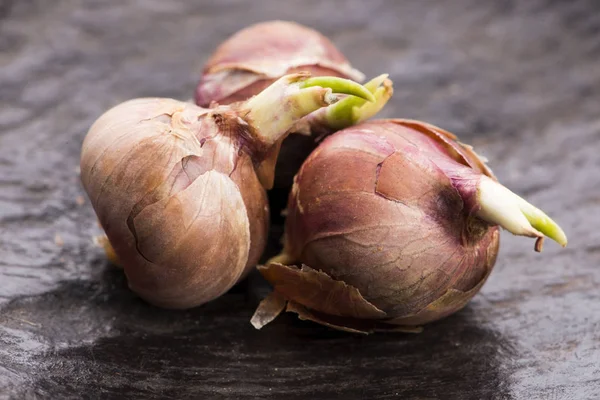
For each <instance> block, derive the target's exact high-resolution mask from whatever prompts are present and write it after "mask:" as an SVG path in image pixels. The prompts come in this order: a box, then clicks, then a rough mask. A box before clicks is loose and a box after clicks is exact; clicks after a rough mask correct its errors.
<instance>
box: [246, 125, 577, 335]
mask: <svg viewBox="0 0 600 400" xmlns="http://www.w3.org/2000/svg"><path fill="white" fill-rule="evenodd" d="M490 191H491V192H493V195H494V196H495V198H497V199H500V203H497V202H496V201H495V200H493V201H492V202H490V201H489V199H488V198H489V197H490V196H488V195H489V194H490ZM499 193H501V194H499ZM494 196H492V197H494ZM499 204H500V205H499ZM513 205H515V207H513ZM532 210H535V211H532ZM524 215H525V216H526V218H525V217H524ZM523 218H525V221H524V222H523ZM500 226H502V227H504V228H507V229H509V230H510V231H511V232H512V233H515V234H518V235H524V236H530V237H534V238H537V241H536V250H541V240H542V238H543V236H544V234H546V235H548V236H550V237H552V238H553V239H555V240H556V241H558V242H559V243H560V244H562V245H566V236H565V235H564V233H563V232H562V230H560V228H559V227H558V225H556V224H554V222H553V221H552V220H550V219H549V218H548V217H547V216H546V215H545V214H543V213H542V212H541V211H540V210H538V209H536V208H535V207H533V206H531V205H530V204H529V203H526V202H525V201H524V200H523V199H521V198H519V197H518V196H516V195H515V194H514V193H512V192H510V191H508V189H506V188H504V186H502V185H501V184H499V183H498V182H497V179H496V178H495V177H494V175H493V174H492V172H491V170H490V169H489V168H488V167H487V166H486V165H485V164H484V162H483V161H482V160H481V159H480V158H479V157H478V156H477V154H476V153H475V152H474V151H473V150H472V148H471V147H470V146H467V145H463V144H461V143H459V142H458V141H457V140H456V137H455V136H454V135H452V134H451V133H449V132H446V131H444V130H442V129H440V128H438V127H435V126H433V125H430V124H427V123H424V122H420V121H412V120H401V119H396V120H377V121H370V122H365V123H362V124H360V125H356V126H354V127H350V128H347V129H344V130H342V131H340V132H337V133H335V134H334V135H332V136H330V137H328V138H327V139H325V140H324V141H323V143H321V144H320V146H319V147H318V148H317V149H316V150H315V151H314V152H313V153H312V154H311V155H310V157H309V158H308V159H307V160H306V161H305V162H304V164H303V166H302V168H301V169H300V171H299V172H298V174H297V176H296V178H295V183H294V187H293V189H292V192H291V194H290V197H289V202H288V215H287V219H286V227H285V245H284V251H283V253H282V254H281V255H279V256H277V257H275V258H274V259H272V260H271V261H270V262H269V263H268V264H267V265H266V266H261V267H259V270H260V271H261V273H262V274H263V276H264V277H265V278H266V279H267V280H268V281H269V282H270V283H271V284H272V285H273V287H274V292H273V294H272V295H271V296H269V297H267V299H265V300H264V304H261V306H259V309H258V310H257V313H256V314H255V317H254V318H253V321H252V323H253V324H254V325H255V327H257V328H260V327H261V326H263V325H265V324H266V323H268V322H269V321H270V320H272V319H273V318H274V317H275V316H276V314H277V313H278V312H280V311H282V310H283V309H284V308H285V302H287V310H288V311H293V312H296V313H298V314H299V315H300V317H301V318H302V319H309V320H313V321H316V322H319V323H322V324H325V325H328V326H331V327H334V328H338V329H343V330H349V331H352V332H373V331H377V330H389V329H391V327H393V326H400V327H403V326H404V327H406V326H418V325H421V324H425V323H429V322H432V321H435V320H438V319H440V318H443V317H446V316H448V315H450V314H452V313H454V312H456V311H458V310H460V309H461V308H463V307H464V306H465V305H466V304H467V302H468V301H469V300H470V299H471V298H472V297H473V296H474V295H475V294H476V293H477V292H478V291H479V290H480V289H481V287H482V285H483V284H484V283H485V281H486V279H487V278H488V276H489V275H490V273H491V271H492V268H493V266H494V264H495V261H496V257H497V254H498V248H499V227H500ZM300 267H301V268H300ZM267 306H269V307H270V309H274V310H276V312H274V313H270V314H269V315H267V313H265V310H266V309H267V308H266V307H267ZM261 308H262V310H261ZM261 312H262V314H261Z"/></svg>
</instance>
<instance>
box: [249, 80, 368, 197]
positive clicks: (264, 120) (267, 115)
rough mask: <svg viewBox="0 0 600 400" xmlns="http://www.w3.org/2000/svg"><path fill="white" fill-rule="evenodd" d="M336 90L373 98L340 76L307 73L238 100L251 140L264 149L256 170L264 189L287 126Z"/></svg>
mask: <svg viewBox="0 0 600 400" xmlns="http://www.w3.org/2000/svg"><path fill="white" fill-rule="evenodd" d="M336 93H341V94H347V95H351V96H357V97H359V98H362V99H365V101H369V102H373V101H375V97H374V96H373V94H372V93H371V92H370V91H369V90H368V89H367V88H365V87H364V86H362V85H360V84H358V83H356V82H354V81H351V80H348V79H342V78H335V77H315V78H310V74H308V73H298V74H290V75H285V76H283V77H282V78H280V79H278V80H277V81H275V82H274V83H273V84H271V85H270V86H269V87H267V88H266V89H265V90H263V91H262V92H260V93H259V94H257V95H256V96H254V97H252V98H250V99H249V100H247V101H245V102H244V103H241V105H240V106H239V110H238V115H239V116H240V117H241V118H242V119H243V120H244V121H245V122H246V123H247V124H248V125H249V126H250V127H251V129H250V132H251V135H252V140H253V141H255V142H256V144H257V145H258V146H257V147H261V148H263V149H266V150H265V152H264V157H263V159H262V160H260V162H259V163H258V167H257V174H258V177H259V179H260V181H261V183H262V184H263V186H264V187H265V188H267V189H270V188H271V187H272V186H273V179H274V170H275V162H276V161H277V156H278V155H279V148H280V147H281V142H282V141H283V139H285V137H286V136H287V135H288V133H289V132H290V129H291V128H292V127H293V126H294V125H295V124H296V123H297V122H298V121H299V120H300V119H302V118H304V117H305V116H307V115H308V114H310V113H312V112H314V111H316V110H318V109H320V108H323V107H326V106H328V105H330V104H333V103H335V102H337V101H338V97H337V96H336Z"/></svg>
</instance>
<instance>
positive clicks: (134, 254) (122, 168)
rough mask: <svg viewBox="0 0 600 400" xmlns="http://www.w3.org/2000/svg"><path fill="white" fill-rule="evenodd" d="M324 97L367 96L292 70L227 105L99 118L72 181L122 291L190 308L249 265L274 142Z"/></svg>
mask: <svg viewBox="0 0 600 400" xmlns="http://www.w3.org/2000/svg"><path fill="white" fill-rule="evenodd" d="M332 87H335V89H333V90H332ZM335 93H344V94H348V95H352V94H357V95H359V96H365V97H366V98H367V99H371V100H372V95H371V93H370V92H369V91H368V90H367V89H366V88H364V87H362V86H361V85H359V84H357V83H354V82H351V81H347V80H340V79H337V78H331V79H329V78H326V79H320V80H319V81H318V82H317V81H314V80H312V79H311V78H310V76H309V75H308V74H292V75H286V76H284V77H282V78H281V79H279V80H278V81H276V82H275V83H273V84H272V85H271V86H269V87H268V88H267V89H265V90H264V91H263V92H261V93H259V94H258V95H257V96H254V97H252V98H251V99H249V100H248V101H246V102H243V103H237V104H236V105H235V106H231V107H230V106H222V107H216V108H213V109H205V108H201V107H198V106H197V105H195V104H192V103H187V102H182V101H178V100H175V99H168V98H140V99H134V100H129V101H126V102H124V103H121V104H119V105H117V106H115V107H113V108H112V109H110V110H108V111H106V112H105V113H104V114H103V115H102V116H100V118H98V120H96V121H95V122H94V124H93V125H92V126H91V128H90V130H89V131H88V133H87V135H86V137H85V139H84V142H83V145H82V151H81V160H80V167H81V180H82V184H83V186H84V189H85V191H86V193H87V194H88V197H89V198H90V201H91V204H92V206H93V208H94V211H95V213H96V215H97V217H98V220H99V222H100V225H101V226H102V228H103V229H104V231H105V233H106V237H107V241H106V242H105V243H103V245H104V247H105V248H106V249H107V250H108V251H107V255H109V256H110V255H111V254H113V256H114V257H115V258H116V259H117V260H118V263H119V264H120V265H121V266H122V267H123V269H124V271H125V274H126V276H127V280H128V284H129V287H130V288H131V289H132V290H133V291H134V292H135V293H137V294H138V295H139V296H140V297H142V298H143V299H145V300H146V301H148V302H150V303H152V304H154V305H157V306H160V307H164V308H190V307H195V306H198V305H201V304H203V303H206V302H208V301H210V300H213V299H215V298H216V297H218V296H220V295H222V294H223V293H225V292H226V291H227V290H229V289H230V288H231V287H232V286H233V285H234V284H235V283H237V282H238V281H239V280H240V279H241V278H243V277H244V276H245V274H247V272H249V271H250V270H251V269H252V268H254V266H255V265H256V264H257V262H258V260H259V258H260V256H261V254H262V252H263V250H264V247H265V243H266V237H267V230H268V225H269V209H268V204H267V199H266V192H265V187H268V186H270V185H271V182H272V179H273V174H274V172H273V167H274V160H275V159H276V158H277V153H278V149H279V146H280V143H281V141H282V140H283V139H284V138H285V135H286V132H287V131H288V130H289V127H290V126H292V125H293V124H294V123H296V121H297V120H298V119H300V118H302V117H304V116H305V115H307V114H308V113H311V112H313V111H315V110H317V109H319V108H322V107H324V106H327V105H329V104H331V103H332V102H335V101H337V99H338V98H337V96H336V95H335ZM371 100H370V101H371ZM275 117H277V118H275Z"/></svg>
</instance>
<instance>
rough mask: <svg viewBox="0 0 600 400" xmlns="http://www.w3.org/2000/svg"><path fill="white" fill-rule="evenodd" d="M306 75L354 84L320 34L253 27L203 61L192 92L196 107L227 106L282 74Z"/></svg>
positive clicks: (285, 26)
mask: <svg viewBox="0 0 600 400" xmlns="http://www.w3.org/2000/svg"><path fill="white" fill-rule="evenodd" d="M301 71H308V72H310V73H311V75H312V76H337V77H340V78H348V79H353V80H356V81H360V80H362V79H363V75H362V73H360V72H359V71H356V70H354V69H353V68H352V67H351V66H350V63H349V62H348V60H347V59H346V58H345V57H344V55H343V54H342V53H341V52H340V51H339V50H338V49H337V48H336V47H335V46H334V45H333V43H332V42H331V41H330V40H329V39H327V38H326V37H325V36H323V35H322V34H321V33H319V32H317V31H315V30H314V29H311V28H308V27H306V26H303V25H300V24H297V23H295V22H288V21H269V22H262V23H258V24H255V25H251V26H249V27H247V28H245V29H242V30H240V31H239V32H237V33H235V34H234V35H233V36H231V37H230V38H229V39H227V40H226V41H225V42H223V43H222V44H221V45H220V46H219V47H218V48H217V50H216V51H215V53H214V54H213V55H212V56H211V57H210V59H209V60H208V61H207V63H206V65H205V67H204V70H203V74H202V78H201V80H200V82H199V84H198V86H197V88H196V94H195V100H196V104H198V105H199V106H201V107H208V106H210V104H211V103H213V102H216V103H218V104H230V103H233V102H237V101H242V100H246V99H248V98H249V97H251V96H254V95H255V94H257V93H259V92H261V91H262V90H263V89H264V88H266V87H267V86H268V85H270V84H271V83H273V82H274V81H275V80H276V79H278V78H280V77H281V76H283V75H286V74H289V73H295V72H301Z"/></svg>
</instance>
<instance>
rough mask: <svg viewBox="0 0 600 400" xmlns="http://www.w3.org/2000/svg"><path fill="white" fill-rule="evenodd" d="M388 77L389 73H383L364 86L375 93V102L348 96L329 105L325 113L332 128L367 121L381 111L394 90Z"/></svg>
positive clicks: (341, 127)
mask: <svg viewBox="0 0 600 400" xmlns="http://www.w3.org/2000/svg"><path fill="white" fill-rule="evenodd" d="M387 77H388V74H382V75H379V76H377V77H375V78H373V79H371V80H370V81H369V82H367V83H365V85H364V87H366V88H367V89H368V90H369V91H370V92H371V93H372V94H373V97H374V101H373V102H367V101H366V100H364V99H361V98H359V97H355V96H348V97H346V98H345V99H342V100H340V101H338V102H337V103H335V104H333V105H331V106H329V107H327V111H326V115H325V119H326V121H327V122H326V123H327V126H328V127H330V128H331V129H332V130H339V129H343V128H346V127H349V126H352V125H354V124H357V123H359V122H362V121H365V120H367V119H369V118H371V117H372V116H374V115H375V114H377V113H378V112H379V111H381V109H382V108H383V107H384V106H385V105H386V104H387V102H388V100H389V99H390V98H391V97H392V94H393V92H394V90H393V88H392V81H391V80H389V79H387Z"/></svg>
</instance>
